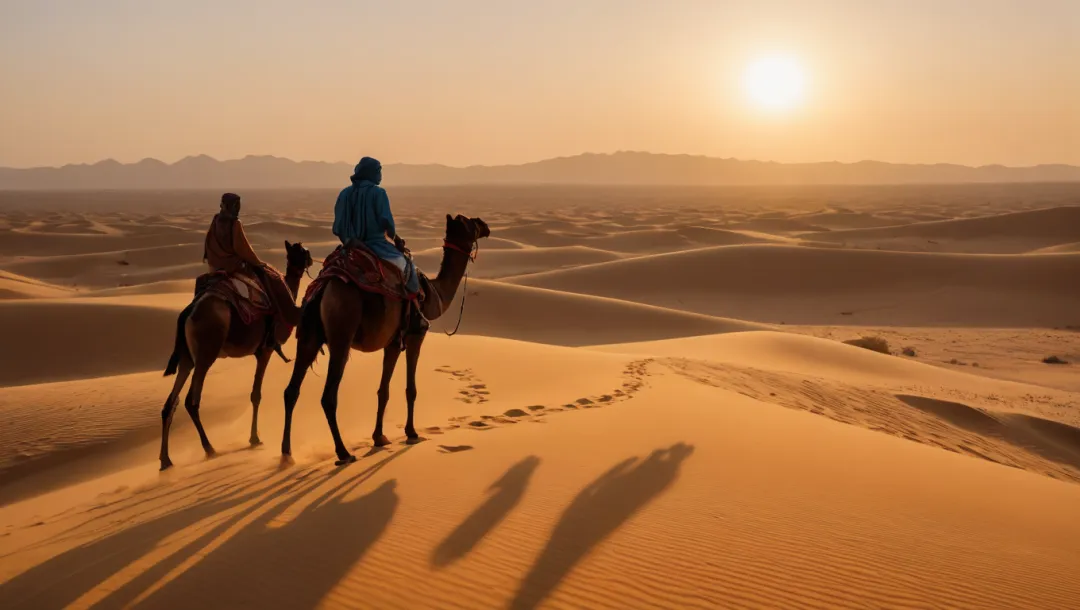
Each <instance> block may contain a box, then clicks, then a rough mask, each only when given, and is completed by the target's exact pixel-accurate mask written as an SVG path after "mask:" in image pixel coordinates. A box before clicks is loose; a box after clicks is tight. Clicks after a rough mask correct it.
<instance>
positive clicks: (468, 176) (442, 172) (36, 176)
mask: <svg viewBox="0 0 1080 610" xmlns="http://www.w3.org/2000/svg"><path fill="white" fill-rule="evenodd" d="M351 174H352V164H350V163H327V162H322V161H292V160H290V159H284V158H280V157H272V156H254V155H249V156H247V157H244V158H243V159H233V160H227V161H219V160H217V159H214V158H212V157H209V156H206V155H198V156H193V157H186V158H184V159H181V160H180V161H177V162H176V163H172V164H168V163H164V162H162V161H158V160H157V159H143V160H142V161H139V162H138V163H129V164H124V163H119V162H117V161H114V160H112V159H109V160H105V161H100V162H98V163H94V164H80V165H65V166H63V167H36V168H27V169H16V168H0V190H52V189H57V190H61V189H106V190H114V189H116V190H119V189H182V188H215V189H240V188H248V189H250V188H271V189H273V188H333V187H340V186H344V185H346V184H348V178H349V176H350V175H351ZM383 176H384V180H385V182H386V184H387V185H394V186H441V185H465V184H580V185H627V186H630V185H688V186H720V185H796V184H947V183H1007V182H1074V181H1080V167H1077V166H1072V165H1036V166H1032V167H1006V166H1003V165H984V166H980V167H969V166H964V165H953V164H933V165H912V164H896V163H885V162H880V161H861V162H858V163H838V162H822V163H774V162H767V161H750V160H740V159H723V158H716V157H705V156H694V155H669V154H655V153H647V152H617V153H611V154H595V153H586V154H581V155H576V156H571V157H558V158H554V159H546V160H543V161H536V162H533V163H525V164H521V165H497V166H480V165H474V166H470V167H449V166H446V165H438V164H428V165H413V164H388V165H386V166H384V168H383Z"/></svg>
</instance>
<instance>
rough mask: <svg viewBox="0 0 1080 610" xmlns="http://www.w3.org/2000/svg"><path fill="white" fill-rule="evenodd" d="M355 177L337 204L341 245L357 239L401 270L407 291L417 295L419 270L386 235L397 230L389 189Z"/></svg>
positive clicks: (337, 228) (340, 194) (336, 227)
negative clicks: (387, 191)
mask: <svg viewBox="0 0 1080 610" xmlns="http://www.w3.org/2000/svg"><path fill="white" fill-rule="evenodd" d="M358 173H359V167H358ZM356 178H357V176H355V175H354V180H353V183H352V184H351V185H349V186H347V187H345V188H344V189H342V190H341V192H340V193H338V197H337V202H336V203H335V204H334V228H333V231H334V235H336V236H337V237H338V239H340V240H341V243H342V244H346V243H348V242H350V241H352V240H356V241H359V242H362V243H363V244H364V245H365V246H367V247H369V248H371V250H372V251H373V252H374V253H375V255H376V256H378V257H379V258H381V259H383V260H385V261H387V262H389V263H392V264H393V265H394V266H396V267H397V268H398V269H400V270H401V272H402V273H403V274H404V276H405V288H406V290H408V291H409V292H418V291H419V290H420V281H419V279H418V278H417V276H416V268H415V267H414V266H413V265H412V263H411V261H409V260H408V259H406V258H405V256H404V255H403V254H402V253H401V252H398V250H397V248H395V247H394V244H393V243H391V242H390V241H388V239H387V235H389V236H391V238H392V237H393V236H394V235H397V230H396V228H395V226H394V215H393V214H392V213H391V212H390V198H389V197H387V196H386V190H385V189H383V188H382V187H381V186H379V185H378V184H376V183H375V182H374V181H372V180H370V179H366V178H362V179H359V180H357V179H356Z"/></svg>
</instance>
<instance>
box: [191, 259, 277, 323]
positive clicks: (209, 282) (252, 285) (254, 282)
mask: <svg viewBox="0 0 1080 610" xmlns="http://www.w3.org/2000/svg"><path fill="white" fill-rule="evenodd" d="M200 282H202V283H203V284H204V285H205V288H204V289H203V294H204V295H205V294H214V295H215V296H217V297H218V298H221V299H223V300H225V301H226V302H228V303H229V304H230V305H232V307H233V309H234V310H235V311H236V313H237V314H238V315H239V316H240V320H241V321H243V323H244V324H251V323H252V322H254V321H256V320H258V319H259V318H261V317H263V316H268V315H271V314H272V313H273V311H274V305H273V301H271V300H270V295H269V294H267V292H266V290H265V289H263V287H262V285H261V284H260V282H259V280H258V279H257V278H254V277H251V276H249V275H247V274H245V273H233V274H228V273H225V272H222V271H216V272H213V273H208V274H206V275H204V276H203V277H201V278H199V280H196V283H197V284H198V283H200Z"/></svg>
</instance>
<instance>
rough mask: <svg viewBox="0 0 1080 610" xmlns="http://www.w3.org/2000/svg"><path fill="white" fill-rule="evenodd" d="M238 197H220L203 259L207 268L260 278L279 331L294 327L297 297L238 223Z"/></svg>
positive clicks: (232, 195) (230, 195) (229, 194)
mask: <svg viewBox="0 0 1080 610" xmlns="http://www.w3.org/2000/svg"><path fill="white" fill-rule="evenodd" d="M239 215H240V196H239V195H236V194H234V193H225V194H224V195H222V196H221V211H220V212H218V213H217V214H215V215H214V220H213V221H211V223H210V229H209V230H208V231H207V232H206V241H205V244H204V250H203V260H205V261H206V264H207V265H208V266H209V267H210V271H212V272H213V271H225V272H227V273H229V274H233V273H247V274H249V275H252V276H254V277H255V278H257V279H258V280H259V283H260V284H261V285H262V286H263V289H264V290H266V293H267V294H268V295H270V300H271V302H272V303H273V308H274V314H273V315H274V321H275V326H276V327H277V329H278V332H275V335H278V336H281V331H283V330H285V329H286V328H287V327H292V326H296V323H297V320H293V319H291V318H294V317H295V313H296V306H295V303H296V298H295V296H294V295H293V294H292V291H290V290H289V287H288V286H286V285H285V279H284V278H283V277H282V276H281V274H280V273H278V272H277V271H276V270H275V269H274V268H273V267H271V266H270V265H268V264H267V263H264V262H263V261H262V260H261V259H260V258H259V256H258V255H257V254H255V250H253V249H252V248H251V243H250V242H249V241H248V239H247V235H245V234H244V226H243V225H242V224H241V223H240V219H239Z"/></svg>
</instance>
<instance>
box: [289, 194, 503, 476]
mask: <svg viewBox="0 0 1080 610" xmlns="http://www.w3.org/2000/svg"><path fill="white" fill-rule="evenodd" d="M489 235H491V231H490V230H489V229H488V226H487V223H485V222H484V221H483V220H481V219H479V218H466V217H465V216H461V215H458V216H456V217H451V216H450V215H449V214H447V215H446V238H445V240H444V242H443V258H442V263H441V265H440V266H439V274H438V275H437V276H436V277H435V278H434V279H427V278H423V277H422V278H421V286H422V287H423V289H424V293H425V295H424V298H423V299H422V301H421V302H420V308H419V309H420V311H419V314H414V315H412V316H411V317H410V320H409V322H410V323H409V326H408V328H409V330H408V332H406V334H405V339H404V345H405V362H406V371H405V374H406V388H405V400H406V403H407V405H408V418H407V422H406V424H405V435H406V436H407V437H408V440H409V441H410V442H416V441H418V440H419V438H420V437H419V435H418V434H417V433H416V426H415V423H414V421H413V412H414V407H415V405H416V365H417V363H418V362H419V360H420V347H421V346H422V345H423V342H424V337H426V336H427V326H426V325H422V324H418V322H419V318H418V317H417V316H418V315H423V317H424V318H425V319H427V320H434V319H436V318H438V317H440V316H441V315H442V314H443V312H444V311H446V308H447V307H449V306H450V303H451V302H452V301H453V299H454V294H455V293H456V292H457V289H458V285H459V284H460V283H461V279H462V277H464V275H465V270H466V268H467V266H468V264H469V262H470V261H471V260H472V259H473V258H474V257H473V254H472V252H473V247H474V246H475V245H476V242H477V240H479V239H480V238H483V237H488V236H489ZM463 305H464V304H463ZM404 306H405V302H404V301H402V300H401V299H397V298H393V297H387V296H383V295H381V294H377V293H375V292H371V291H365V290H362V289H361V288H359V287H357V286H356V285H353V284H351V283H347V282H344V281H341V280H339V279H338V278H330V279H329V280H328V281H327V283H326V286H325V288H324V289H323V290H322V292H321V293H319V294H317V295H314V296H313V297H312V298H311V300H310V301H308V302H306V303H305V304H304V307H303V310H302V312H301V315H300V322H299V324H298V325H297V328H296V341H297V345H296V358H295V360H294V362H293V374H292V378H291V379H290V380H289V385H288V387H286V388H285V431H284V435H283V436H282V439H281V454H282V457H283V458H289V457H290V456H291V454H292V446H291V434H292V414H293V408H294V407H296V401H297V400H298V399H299V398H300V386H301V385H302V384H303V383H304V376H305V375H306V374H307V371H308V369H309V368H310V367H311V365H312V364H313V363H314V362H315V358H316V356H317V355H318V353H319V352H320V350H321V349H322V346H323V344H326V346H327V347H328V348H329V351H330V363H329V365H328V367H327V372H326V383H325V385H324V387H323V394H322V408H323V413H324V414H325V415H326V422H327V424H329V426H330V434H331V435H333V437H334V450H335V452H336V453H337V457H338V460H337V464H338V465H342V464H346V463H349V462H354V461H356V457H355V456H353V455H352V454H350V453H349V451H348V449H346V448H345V443H344V442H343V441H342V440H341V432H340V431H339V430H338V424H337V404H338V396H337V395H338V385H339V384H340V383H341V377H342V375H343V374H344V372H345V364H346V363H347V362H348V359H349V353H350V351H351V350H354V349H355V350H358V351H360V352H363V353H371V352H375V351H378V350H382V351H383V367H382V379H381V381H380V382H379V390H378V394H377V395H378V413H377V415H376V418H375V431H374V432H373V433H372V435H371V438H372V440H373V441H374V444H375V447H383V446H385V445H389V444H390V440H389V439H388V438H387V437H386V436H385V435H384V434H383V414H384V413H385V412H386V404H387V403H388V402H389V400H390V379H391V377H392V376H393V374H394V368H395V367H396V366H397V361H398V357H399V356H400V355H401V343H402V342H401V341H399V340H398V339H399V335H398V333H399V331H400V329H401V323H402V318H403V313H404V312H403V309H402V308H403V307H404Z"/></svg>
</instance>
